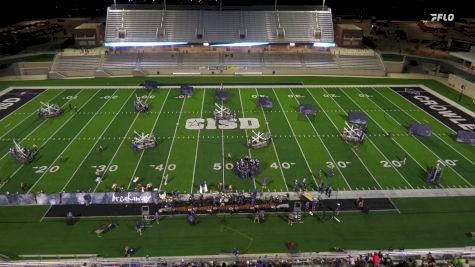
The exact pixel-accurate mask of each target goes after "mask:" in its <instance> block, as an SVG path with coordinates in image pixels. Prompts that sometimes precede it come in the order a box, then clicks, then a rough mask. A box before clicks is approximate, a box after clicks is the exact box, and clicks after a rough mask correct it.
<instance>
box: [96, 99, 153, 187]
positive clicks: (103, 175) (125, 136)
mask: <svg viewBox="0 0 475 267" xmlns="http://www.w3.org/2000/svg"><path fill="white" fill-rule="evenodd" d="M152 92H153V91H150V93H149V94H148V96H150V95H151V94H152ZM136 113H137V114H136V115H135V118H134V120H133V121H132V122H131V123H130V126H129V128H128V129H127V131H126V132H125V134H124V136H123V137H122V141H120V144H119V145H118V146H117V149H116V150H115V152H114V155H112V158H111V160H110V161H109V164H107V166H106V168H105V169H104V172H103V173H102V178H101V181H100V182H99V183H97V184H96V187H95V188H94V192H96V190H97V188H99V185H100V184H101V183H102V182H103V181H102V180H103V179H104V178H105V176H106V173H107V171H108V170H109V167H110V166H111V164H112V162H113V161H114V159H115V157H116V156H117V154H118V153H119V151H120V149H121V147H122V144H123V143H124V141H125V139H127V135H129V132H130V129H132V126H134V124H135V121H136V120H137V119H138V118H139V116H140V113H141V112H139V111H136Z"/></svg>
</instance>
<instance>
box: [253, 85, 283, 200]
mask: <svg viewBox="0 0 475 267" xmlns="http://www.w3.org/2000/svg"><path fill="white" fill-rule="evenodd" d="M254 89H255V90H256V94H257V95H259V91H257V88H254ZM260 109H261V111H262V114H263V115H264V121H265V122H266V127H267V130H269V134H270V135H271V136H272V132H271V130H270V126H269V122H268V121H267V117H266V113H265V112H264V108H263V107H260ZM271 143H272V147H273V148H274V153H275V157H276V158H277V162H278V163H279V170H280V173H281V174H282V179H284V185H285V189H286V190H287V192H288V191H289V187H288V186H287V179H286V178H285V175H284V171H283V170H282V164H281V163H280V159H279V154H278V153H277V149H276V148H275V143H274V142H271Z"/></svg>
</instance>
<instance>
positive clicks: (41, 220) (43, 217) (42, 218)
mask: <svg viewBox="0 0 475 267" xmlns="http://www.w3.org/2000/svg"><path fill="white" fill-rule="evenodd" d="M52 207H53V205H50V206H49V208H48V209H47V210H46V212H45V213H44V214H43V216H42V217H41V219H40V222H43V220H44V219H45V216H46V214H48V211H49V210H50V209H51V208H52Z"/></svg>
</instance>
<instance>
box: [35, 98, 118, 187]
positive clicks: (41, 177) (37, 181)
mask: <svg viewBox="0 0 475 267" xmlns="http://www.w3.org/2000/svg"><path fill="white" fill-rule="evenodd" d="M99 92H100V90H97V92H96V93H95V94H94V95H93V96H92V97H91V98H90V99H89V100H88V101H87V102H86V103H85V104H84V105H83V106H82V107H81V108H83V107H84V106H85V105H86V104H87V103H89V102H90V101H91V99H92V98H94V97H95V96H96V95H97V94H98V93H99ZM109 100H110V98H109V99H107V100H106V101H105V102H104V104H102V106H101V108H100V109H99V110H101V109H102V108H103V107H104V106H105V105H106V103H107V102H109ZM81 108H80V109H81ZM96 114H97V113H96ZM96 114H94V116H92V117H90V119H89V120H88V121H87V123H86V124H85V125H84V126H83V127H82V128H81V130H79V132H78V133H77V134H76V135H75V136H74V137H73V139H72V141H71V142H69V144H68V145H67V146H66V147H65V148H64V149H63V151H61V153H59V155H58V156H57V157H56V159H54V160H53V162H52V163H51V164H50V165H49V166H48V168H47V169H46V170H45V171H44V172H43V174H41V176H40V177H39V178H38V179H37V180H36V182H35V183H34V184H33V185H32V186H31V187H30V189H29V190H28V192H27V193H30V192H31V191H32V190H33V188H34V187H35V186H36V185H37V184H38V183H39V182H40V180H41V179H43V176H45V174H46V173H47V172H48V171H49V170H50V169H51V167H52V166H53V164H54V163H55V162H56V161H57V160H58V159H59V157H61V155H62V154H63V153H64V152H65V151H66V149H68V147H69V146H70V145H71V144H72V143H74V138H76V137H78V136H79V135H80V134H81V133H82V131H83V130H84V129H85V128H86V127H87V125H89V123H90V122H91V121H92V119H94V117H96Z"/></svg>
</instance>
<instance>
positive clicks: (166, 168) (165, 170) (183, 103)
mask: <svg viewBox="0 0 475 267" xmlns="http://www.w3.org/2000/svg"><path fill="white" fill-rule="evenodd" d="M185 102H186V96H185V97H184V98H183V102H182V103H181V109H180V113H179V115H178V120H177V121H176V126H175V132H174V133H173V138H172V143H171V145H170V149H169V150H168V156H167V160H166V162H165V165H164V167H163V175H162V179H161V180H160V187H159V188H158V191H159V192H160V190H162V184H163V176H165V175H166V174H167V170H168V160H170V155H171V154H172V150H173V144H174V143H175V138H176V132H177V131H178V126H179V125H180V119H181V114H182V113H183V112H182V111H183V107H184V106H185Z"/></svg>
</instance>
